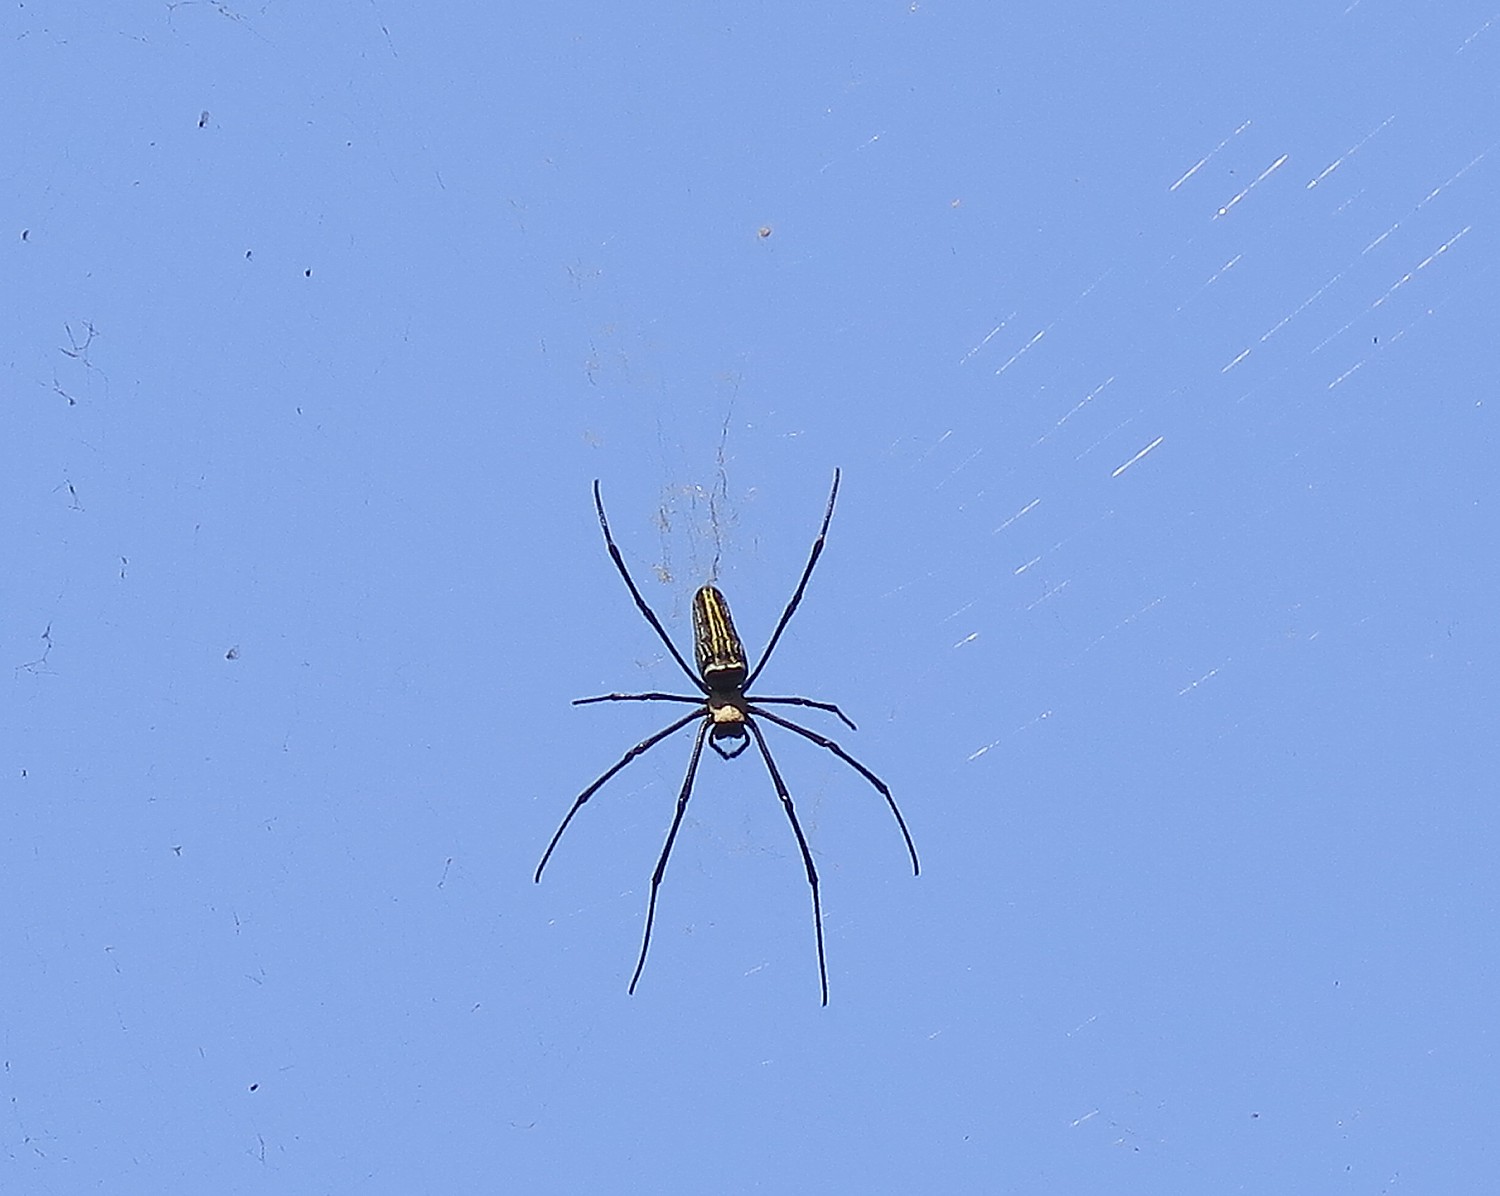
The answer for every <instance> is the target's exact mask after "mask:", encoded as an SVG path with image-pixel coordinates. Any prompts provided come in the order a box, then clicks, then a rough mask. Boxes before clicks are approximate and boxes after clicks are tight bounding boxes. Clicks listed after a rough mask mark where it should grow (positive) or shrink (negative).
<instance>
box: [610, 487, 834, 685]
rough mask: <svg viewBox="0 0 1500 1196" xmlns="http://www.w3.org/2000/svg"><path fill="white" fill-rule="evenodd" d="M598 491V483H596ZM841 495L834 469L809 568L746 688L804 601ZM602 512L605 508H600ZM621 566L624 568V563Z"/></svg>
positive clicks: (772, 634)
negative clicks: (837, 499)
mask: <svg viewBox="0 0 1500 1196" xmlns="http://www.w3.org/2000/svg"><path fill="white" fill-rule="evenodd" d="M594 485H595V489H596V491H597V488H598V483H597V482H596V483H595V484H594ZM838 496H839V471H838V470H836V469H835V470H834V471H833V489H832V490H831V491H830V492H829V494H828V509H827V510H826V511H824V512H823V526H822V527H820V528H819V529H818V538H817V539H816V540H814V541H813V546H812V555H811V556H809V557H808V558H807V568H806V569H804V570H802V580H801V581H799V582H798V583H797V590H796V592H795V593H794V594H793V595H792V600H791V601H790V602H788V603H787V604H786V609H785V610H784V611H782V612H781V620H780V622H778V623H777V624H776V630H775V631H773V632H771V642H770V643H768V644H767V645H766V650H765V651H764V652H762V653H761V655H760V663H759V664H757V665H756V666H755V671H754V672H752V673H751V674H750V676H748V677H746V678H745V684H744V687H743V688H744V689H749V688H750V687H751V686H752V685H754V684H755V679H756V678H757V677H759V676H760V671H761V669H763V668H765V667H766V661H768V660H770V659H771V653H772V652H773V651H774V650H775V648H776V641H777V640H779V639H781V633H782V632H783V631H785V630H786V625H787V623H788V622H789V621H790V620H791V617H792V615H793V614H794V613H795V612H796V610H797V604H798V603H800V602H801V601H802V591H803V590H805V589H807V579H808V578H809V577H811V576H812V571H813V566H814V565H816V564H817V563H818V557H820V556H822V555H823V541H824V540H825V539H827V537H828V524H829V522H830V521H831V520H832V519H833V501H834V499H836V498H838ZM600 511H601V513H602V511H603V508H602V507H601V508H600ZM621 568H624V566H623V565H622V566H621Z"/></svg>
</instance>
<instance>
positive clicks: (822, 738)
mask: <svg viewBox="0 0 1500 1196" xmlns="http://www.w3.org/2000/svg"><path fill="white" fill-rule="evenodd" d="M746 709H747V710H749V711H750V713H751V714H756V715H759V716H760V717H761V718H768V719H770V720H771V721H772V722H773V723H775V724H776V725H777V726H778V727H785V728H786V729H787V730H788V731H795V732H796V733H797V734H798V735H800V736H802V738H803V739H807V740H811V741H812V742H813V743H815V744H817V745H818V746H819V747H820V748H827V749H828V750H829V751H830V752H832V753H833V754H834V755H835V756H837V757H838V758H839V759H840V760H842V761H843V762H844V763H845V764H847V765H849V766H850V767H851V768H853V769H854V770H855V771H856V772H857V773H859V775H860V776H862V777H864V779H865V780H867V781H869V782H870V784H872V785H874V786H875V789H876V791H877V792H878V793H879V794H880V796H881V797H883V798H885V804H886V805H888V806H890V808H891V813H892V814H894V815H895V816H896V825H897V826H899V827H900V828H901V837H902V838H903V839H905V840H906V850H907V853H908V854H909V855H910V856H911V874H912V875H913V876H919V875H921V872H922V866H921V865H920V864H918V863H917V848H916V845H915V844H914V843H912V841H911V832H910V831H908V830H907V829H906V819H904V818H902V817H901V811H900V809H899V808H898V807H897V805H896V799H895V798H894V797H892V796H891V791H890V788H889V787H888V786H887V785H886V783H885V782H884V781H882V780H881V779H880V778H879V777H877V776H876V775H875V774H874V773H873V772H871V771H870V770H869V769H868V768H866V767H865V766H864V765H863V764H861V763H860V762H859V761H858V760H856V759H855V758H854V757H853V756H851V755H850V754H849V753H848V752H846V751H844V749H843V748H841V747H839V745H838V744H836V743H834V742H833V740H831V739H829V738H828V737H827V736H826V735H819V734H818V733H817V732H816V731H809V730H808V729H807V728H806V727H799V726H798V725H797V724H796V723H794V722H792V720H791V719H789V718H782V717H781V716H780V715H779V714H773V713H771V711H769V710H762V709H761V708H760V707H758V706H747V707H746ZM750 726H751V728H752V729H753V728H754V727H755V724H754V723H753V722H752V723H751V724H750Z"/></svg>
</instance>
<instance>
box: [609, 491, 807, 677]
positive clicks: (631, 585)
mask: <svg viewBox="0 0 1500 1196" xmlns="http://www.w3.org/2000/svg"><path fill="white" fill-rule="evenodd" d="M835 489H837V487H836V486H835ZM594 510H596V511H598V512H599V526H600V527H601V528H603V529H604V547H605V548H607V549H609V556H610V559H611V560H612V561H614V563H615V568H616V569H618V570H619V571H620V576H621V577H623V578H624V579H625V588H626V589H628V590H629V591H630V596H631V597H632V598H634V599H635V605H636V607H637V608H638V609H639V610H640V612H641V614H643V615H644V616H645V617H646V622H648V623H650V624H651V627H652V629H653V630H654V631H655V632H656V634H657V635H659V636H660V637H661V642H662V643H664V644H666V646H667V651H668V652H670V653H671V654H672V659H673V660H675V661H676V662H677V664H678V665H679V666H680V667H681V669H682V671H683V672H684V673H686V674H687V679H688V680H689V681H691V682H692V683H693V684H694V685H695V686H697V687H698V688H699V689H704V685H703V682H702V681H701V680H699V678H698V675H697V674H696V673H694V672H693V670H692V669H690V668H688V665H687V661H685V660H683V659H682V653H681V652H679V651H678V650H677V645H675V644H674V643H672V641H671V639H670V638H668V636H667V633H666V630H665V629H664V628H663V627H662V625H661V620H660V619H658V618H657V617H656V612H655V611H653V610H652V609H651V608H650V607H649V606H647V605H646V600H645V599H644V598H642V597H641V592H640V590H638V589H636V588H635V582H634V581H633V580H632V579H631V576H630V570H629V569H627V568H625V558H624V557H622V556H621V555H620V550H619V548H618V547H616V545H615V538H614V536H612V535H610V532H609V520H608V519H606V518H605V516H604V498H603V496H602V495H601V494H600V493H599V479H598V478H595V479H594ZM829 511H830V513H832V507H831V506H830V508H829ZM825 525H826V521H825ZM704 692H707V690H704Z"/></svg>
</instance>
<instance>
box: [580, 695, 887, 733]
mask: <svg viewBox="0 0 1500 1196" xmlns="http://www.w3.org/2000/svg"><path fill="white" fill-rule="evenodd" d="M749 700H750V701H752V702H771V703H773V704H776V705H781V706H811V707H813V708H814V709H816V710H826V711H828V713H829V714H836V715H838V717H839V721H840V722H842V723H843V724H844V726H846V727H848V728H849V730H851V731H858V730H859V728H858V727H856V726H855V725H854V720H853V719H851V718H850V717H849V716H848V715H847V714H845V713H844V712H843V711H842V710H840V709H839V708H838V707H837V706H835V705H834V704H833V703H832V702H814V701H813V700H812V699H811V698H763V697H761V696H760V695H759V694H756V695H755V696H754V697H752V698H750V699H749ZM573 704H574V705H575V706H576V705H577V704H578V703H577V702H574V703H573Z"/></svg>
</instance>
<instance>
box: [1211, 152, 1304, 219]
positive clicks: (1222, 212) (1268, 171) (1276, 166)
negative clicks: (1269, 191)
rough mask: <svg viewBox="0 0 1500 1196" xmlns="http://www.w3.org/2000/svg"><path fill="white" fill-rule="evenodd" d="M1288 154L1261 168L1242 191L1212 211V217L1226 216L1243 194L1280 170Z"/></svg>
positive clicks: (1247, 193) (1246, 193) (1242, 197)
mask: <svg viewBox="0 0 1500 1196" xmlns="http://www.w3.org/2000/svg"><path fill="white" fill-rule="evenodd" d="M1290 156H1291V155H1290V154H1282V155H1281V157H1279V158H1277V159H1276V161H1274V162H1272V163H1271V165H1269V166H1267V167H1266V168H1265V169H1264V170H1262V171H1261V172H1260V174H1258V175H1257V176H1256V177H1255V181H1254V182H1252V183H1251V184H1250V185H1249V186H1248V187H1246V188H1245V189H1244V190H1243V191H1241V192H1240V193H1239V194H1238V195H1236V196H1235V197H1234V198H1233V199H1231V200H1230V201H1229V202H1228V203H1227V204H1225V205H1224V206H1223V207H1222V208H1220V209H1219V210H1218V211H1217V212H1215V213H1214V219H1215V220H1217V219H1219V217H1221V216H1227V215H1229V211H1230V209H1231V208H1233V207H1234V206H1235V205H1237V204H1238V203H1239V202H1240V200H1242V199H1244V198H1245V196H1247V195H1249V194H1250V192H1252V191H1254V190H1255V189H1256V188H1257V187H1259V186H1260V185H1261V184H1262V183H1263V182H1265V181H1266V179H1268V178H1270V177H1271V175H1272V174H1273V173H1274V172H1276V171H1278V170H1280V169H1281V168H1282V167H1283V166H1285V165H1286V160H1287V158H1289V157H1290Z"/></svg>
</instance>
